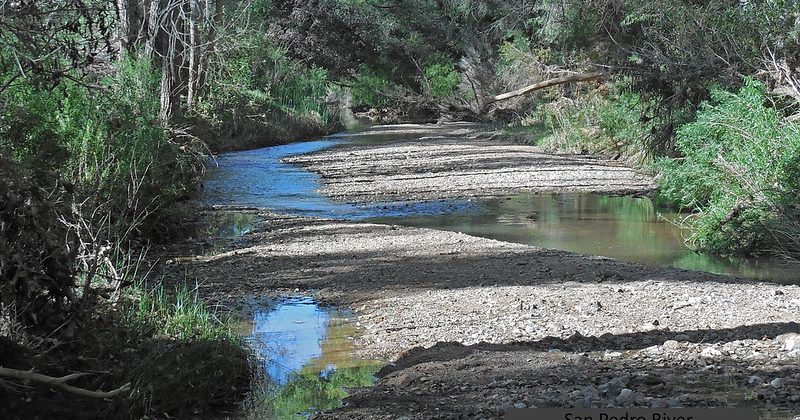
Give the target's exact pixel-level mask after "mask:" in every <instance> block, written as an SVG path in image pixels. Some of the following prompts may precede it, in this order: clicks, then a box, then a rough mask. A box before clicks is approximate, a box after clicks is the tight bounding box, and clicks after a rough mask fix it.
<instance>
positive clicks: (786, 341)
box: [775, 333, 800, 351]
mask: <svg viewBox="0 0 800 420" xmlns="http://www.w3.org/2000/svg"><path fill="white" fill-rule="evenodd" d="M775 341H776V342H778V343H781V344H783V346H782V347H781V348H782V349H783V350H786V351H793V350H800V334H797V333H787V334H781V335H779V336H777V337H775Z"/></svg>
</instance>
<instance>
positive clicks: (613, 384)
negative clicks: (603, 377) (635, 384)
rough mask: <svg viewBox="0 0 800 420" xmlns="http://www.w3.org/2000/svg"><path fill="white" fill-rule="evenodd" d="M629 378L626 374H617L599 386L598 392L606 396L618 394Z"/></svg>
mask: <svg viewBox="0 0 800 420" xmlns="http://www.w3.org/2000/svg"><path fill="white" fill-rule="evenodd" d="M628 381H629V378H628V377H627V376H617V377H616V378H614V379H612V380H610V381H608V382H606V383H604V384H602V385H600V386H599V390H600V392H602V393H603V394H606V395H608V396H614V395H618V394H619V393H620V391H622V389H623V388H625V386H626V385H628Z"/></svg>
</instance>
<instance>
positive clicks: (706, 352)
mask: <svg viewBox="0 0 800 420" xmlns="http://www.w3.org/2000/svg"><path fill="white" fill-rule="evenodd" d="M719 356H722V352H721V351H719V350H717V349H715V348H714V347H706V348H704V349H703V351H701V352H700V357H704V358H706V359H711V358H714V357H719Z"/></svg>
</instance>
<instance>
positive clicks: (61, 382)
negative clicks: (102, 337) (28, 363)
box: [0, 367, 131, 398]
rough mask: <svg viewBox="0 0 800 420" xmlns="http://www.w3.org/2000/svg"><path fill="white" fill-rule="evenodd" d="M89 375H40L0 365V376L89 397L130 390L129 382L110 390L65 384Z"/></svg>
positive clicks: (109, 396)
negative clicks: (58, 376)
mask: <svg viewBox="0 0 800 420" xmlns="http://www.w3.org/2000/svg"><path fill="white" fill-rule="evenodd" d="M86 375H89V373H72V374H69V375H67V376H62V377H60V378H57V377H53V376H47V375H42V374H41V373H35V372H33V371H30V370H17V369H9V368H4V367H0V377H5V378H13V379H20V380H23V381H32V382H37V383H41V384H46V385H53V386H56V387H59V388H61V389H63V390H65V391H67V392H70V393H73V394H77V395H81V396H84V397H89V398H111V397H116V396H118V395H120V394H123V393H125V392H127V391H130V389H131V384H130V383H127V384H125V385H122V386H121V387H119V388H117V389H114V390H111V391H91V390H88V389H85V388H78V387H74V386H72V385H69V384H67V382H69V381H71V380H73V379H77V378H80V377H82V376H86Z"/></svg>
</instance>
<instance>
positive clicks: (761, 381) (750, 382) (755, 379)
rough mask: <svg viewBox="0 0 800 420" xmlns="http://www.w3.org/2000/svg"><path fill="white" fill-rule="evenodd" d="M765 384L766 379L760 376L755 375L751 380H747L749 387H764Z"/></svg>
mask: <svg viewBox="0 0 800 420" xmlns="http://www.w3.org/2000/svg"><path fill="white" fill-rule="evenodd" d="M763 384H764V378H762V377H760V376H758V375H753V376H751V377H750V378H748V379H747V385H754V386H758V385H763Z"/></svg>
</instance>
